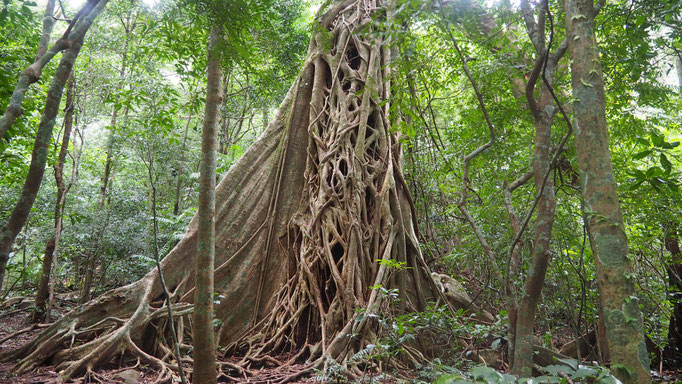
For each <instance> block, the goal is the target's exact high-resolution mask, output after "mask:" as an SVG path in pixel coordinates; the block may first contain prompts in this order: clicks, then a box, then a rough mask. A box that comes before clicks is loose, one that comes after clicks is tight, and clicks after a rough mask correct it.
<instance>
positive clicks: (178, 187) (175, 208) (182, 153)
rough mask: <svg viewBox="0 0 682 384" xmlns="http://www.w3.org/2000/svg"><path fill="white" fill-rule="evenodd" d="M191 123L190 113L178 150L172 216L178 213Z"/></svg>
mask: <svg viewBox="0 0 682 384" xmlns="http://www.w3.org/2000/svg"><path fill="white" fill-rule="evenodd" d="M191 121H192V111H190V112H189V115H188V116H187V124H186V125H185V134H184V135H183V136H182V148H181V149H180V161H179V162H178V163H179V164H178V176H177V177H178V179H177V180H176V183H175V203H174V204H173V215H175V216H177V215H178V213H179V212H180V197H181V192H182V173H183V170H184V164H185V150H186V149H187V134H188V133H189V124H190V122H191Z"/></svg>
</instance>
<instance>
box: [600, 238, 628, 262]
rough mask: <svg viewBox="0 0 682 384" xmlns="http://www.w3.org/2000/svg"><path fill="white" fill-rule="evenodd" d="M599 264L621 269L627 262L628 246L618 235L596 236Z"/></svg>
mask: <svg viewBox="0 0 682 384" xmlns="http://www.w3.org/2000/svg"><path fill="white" fill-rule="evenodd" d="M594 240H595V243H596V245H597V255H598V257H599V262H601V263H602V264H603V265H605V266H607V267H619V266H622V265H623V264H624V263H625V262H626V260H627V259H626V255H627V250H628V249H627V245H626V244H625V242H624V241H623V238H622V237H621V236H618V235H607V234H600V233H597V234H595V235H594Z"/></svg>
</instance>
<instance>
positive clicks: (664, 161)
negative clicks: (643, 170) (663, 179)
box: [659, 153, 673, 174]
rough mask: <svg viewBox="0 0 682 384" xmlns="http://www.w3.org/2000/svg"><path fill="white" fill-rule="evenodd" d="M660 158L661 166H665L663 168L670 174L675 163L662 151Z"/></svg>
mask: <svg viewBox="0 0 682 384" xmlns="http://www.w3.org/2000/svg"><path fill="white" fill-rule="evenodd" d="M659 160H660V161H661V167H663V169H665V173H666V174H670V172H671V171H672V169H673V165H672V163H671V162H670V160H668V157H667V156H666V155H665V153H661V156H660V157H659Z"/></svg>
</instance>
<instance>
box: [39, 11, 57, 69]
mask: <svg viewBox="0 0 682 384" xmlns="http://www.w3.org/2000/svg"><path fill="white" fill-rule="evenodd" d="M54 4H55V0H47V4H46V5H45V15H44V16H43V32H42V33H41V34H40V43H39V44H38V51H37V52H36V58H35V60H34V61H39V60H40V58H41V57H43V55H44V54H45V53H46V52H47V46H48V44H50V35H51V34H52V28H53V27H54V22H55V18H54Z"/></svg>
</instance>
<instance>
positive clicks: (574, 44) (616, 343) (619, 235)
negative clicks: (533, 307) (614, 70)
mask: <svg viewBox="0 0 682 384" xmlns="http://www.w3.org/2000/svg"><path fill="white" fill-rule="evenodd" d="M564 8H565V11H566V31H567V40H568V48H569V51H570V54H571V59H572V60H571V84H572V88H573V98H574V102H573V108H574V125H575V133H576V143H575V146H576V155H577V158H578V166H579V168H580V174H581V184H582V191H583V196H584V199H585V209H586V211H587V215H588V220H589V226H588V227H589V237H590V246H591V248H592V253H593V255H594V260H595V264H596V267H597V283H598V286H599V292H600V300H601V305H602V308H603V311H604V323H605V326H606V338H607V341H608V348H609V355H610V357H611V366H612V368H614V369H613V372H614V374H615V375H616V377H618V378H619V379H620V380H621V381H623V382H624V383H649V382H650V381H651V377H650V375H649V355H648V353H647V350H646V344H645V342H644V333H643V330H642V329H643V328H642V314H641V312H640V309H639V299H638V298H637V295H636V289H635V284H634V276H633V268H632V262H631V261H630V259H628V256H627V253H628V246H627V238H626V235H625V228H624V225H623V216H622V213H621V210H620V203H619V201H618V192H617V185H616V181H615V178H614V173H613V166H612V165H611V158H610V152H609V137H608V129H607V124H606V107H605V96H604V80H603V74H602V68H601V60H600V58H599V47H598V45H597V40H596V36H595V29H594V17H595V15H596V10H595V8H594V2H593V1H592V0H565V3H564Z"/></svg>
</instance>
